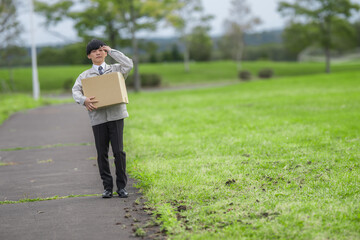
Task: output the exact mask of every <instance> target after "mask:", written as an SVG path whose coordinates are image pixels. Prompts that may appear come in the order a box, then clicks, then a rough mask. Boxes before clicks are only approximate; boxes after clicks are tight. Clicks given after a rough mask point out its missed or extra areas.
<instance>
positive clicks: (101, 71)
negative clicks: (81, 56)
mask: <svg viewBox="0 0 360 240" xmlns="http://www.w3.org/2000/svg"><path fill="white" fill-rule="evenodd" d="M98 70H99V73H100V75H103V74H104V69H103V67H102V66H100V67H99V68H98Z"/></svg>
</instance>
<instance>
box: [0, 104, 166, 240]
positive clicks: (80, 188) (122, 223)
mask: <svg viewBox="0 0 360 240" xmlns="http://www.w3.org/2000/svg"><path fill="white" fill-rule="evenodd" d="M93 141H94V140H93V135H92V130H91V126H90V124H89V119H88V115H87V112H86V110H85V109H84V108H82V107H80V106H78V105H76V104H65V105H58V106H49V107H42V108H38V109H33V110H29V111H26V112H22V113H17V114H14V115H13V116H11V117H10V118H9V119H8V120H7V121H5V122H4V123H3V124H2V125H1V126H0V201H2V202H4V201H6V200H11V201H18V200H22V199H36V198H40V199H43V198H48V197H54V196H59V197H66V196H70V198H64V199H56V200H47V201H34V202H31V201H26V202H22V203H13V204H2V205H0V239H2V240H7V239H11V240H18V239H20V240H21V239H103V238H104V239H135V238H136V237H135V236H134V230H135V229H136V228H137V227H139V226H140V227H143V230H145V231H146V232H147V234H146V237H145V239H152V238H163V237H162V236H161V234H159V231H158V228H157V227H149V228H144V225H145V224H146V223H147V222H149V221H150V220H151V217H150V216H149V215H148V214H147V213H146V212H145V211H143V205H142V202H143V201H144V199H143V197H142V196H141V194H140V193H138V189H136V188H134V187H133V184H134V181H133V180H132V179H130V181H129V184H128V187H127V190H128V191H129V194H130V196H129V198H127V199H120V198H118V197H114V198H112V199H102V198H101V196H100V195H95V194H100V193H102V191H103V188H102V183H101V180H100V176H99V173H98V168H97V163H96V150H95V146H94V145H93ZM110 156H112V153H111V152H110ZM111 161H112V160H111ZM112 172H113V173H114V172H115V171H114V167H112ZM113 175H114V174H113ZM72 195H92V196H84V197H81V196H75V197H73V196H72ZM139 202H140V204H139Z"/></svg>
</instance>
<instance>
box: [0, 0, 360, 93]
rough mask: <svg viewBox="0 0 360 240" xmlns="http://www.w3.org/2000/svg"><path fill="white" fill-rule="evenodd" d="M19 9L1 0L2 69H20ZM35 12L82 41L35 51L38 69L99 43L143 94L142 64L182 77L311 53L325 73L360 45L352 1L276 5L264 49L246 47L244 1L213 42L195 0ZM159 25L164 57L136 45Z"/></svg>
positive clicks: (83, 0) (113, 0) (93, 2)
mask: <svg viewBox="0 0 360 240" xmlns="http://www.w3.org/2000/svg"><path fill="white" fill-rule="evenodd" d="M19 5H20V1H19V0H0V14H1V15H0V23H1V24H0V26H1V27H0V33H1V37H0V38H1V39H0V40H1V41H0V42H1V45H0V53H1V65H2V66H4V65H7V66H9V67H11V66H12V65H13V64H15V63H21V62H22V61H21V60H20V59H24V56H26V55H27V51H26V50H25V49H24V48H21V47H18V45H17V44H18V41H17V36H18V34H19V32H20V31H21V27H22V26H21V25H20V24H19V23H18V21H17V17H16V16H17V6H19ZM35 9H36V13H37V14H39V15H41V16H44V18H45V22H44V24H45V26H46V28H47V30H48V31H49V33H52V34H56V35H57V36H60V37H62V38H64V39H66V33H60V32H56V30H54V29H56V26H57V25H58V24H59V23H61V22H63V21H65V20H68V19H70V20H71V21H72V22H73V27H74V29H75V30H76V32H77V34H78V36H79V37H80V38H81V39H82V40H81V41H80V42H79V43H73V44H67V45H66V46H63V47H62V48H54V47H46V48H43V49H41V51H40V53H39V56H38V59H39V60H38V61H39V63H40V64H59V63H61V64H82V63H88V62H87V60H86V56H84V53H83V49H84V48H85V44H86V43H87V42H88V41H89V40H91V39H92V38H99V39H102V40H104V41H105V42H107V43H108V44H109V45H110V46H112V47H114V48H121V49H125V51H128V52H129V54H130V55H131V56H132V59H133V61H134V75H135V77H134V79H135V81H134V82H135V85H136V86H135V88H136V89H140V87H141V86H140V81H139V80H138V78H139V63H140V62H158V61H183V62H184V71H190V65H189V61H191V60H194V61H210V60H218V59H232V60H235V61H236V62H237V66H238V71H240V70H241V61H242V60H257V59H269V60H296V58H297V56H298V55H299V54H300V53H301V52H302V51H304V50H305V49H307V48H309V47H316V48H319V49H322V50H323V52H324V55H325V56H326V72H330V59H331V51H334V50H336V51H346V50H348V49H351V48H355V47H359V45H360V44H359V43H360V20H359V19H358V20H357V21H355V22H351V21H350V19H351V18H352V17H353V16H354V14H355V13H356V12H358V10H359V9H360V6H359V5H358V4H356V3H353V2H352V1H351V0H295V1H280V2H279V5H278V11H279V12H280V13H281V14H282V15H283V16H284V18H285V20H286V21H287V24H286V27H285V29H284V31H283V34H282V43H273V44H267V45H262V46H250V45H249V44H248V43H246V36H247V35H246V33H249V32H251V31H252V30H253V29H254V27H255V26H257V25H259V24H261V21H262V20H261V19H260V18H258V17H256V16H254V15H253V14H252V12H251V8H250V7H249V5H248V2H247V0H231V8H230V9H229V15H228V18H227V19H226V20H225V21H224V32H223V35H222V36H221V37H218V38H216V39H215V38H212V37H211V36H210V35H209V33H210V30H211V21H212V19H213V16H211V15H209V14H207V13H206V12H205V11H204V8H203V5H202V1H201V0H61V1H60V0H57V1H51V3H48V1H43V0H36V1H35ZM161 24H166V25H167V26H171V27H173V28H174V29H175V32H176V37H177V41H176V43H174V44H173V45H171V47H170V48H168V49H166V50H162V51H160V50H159V47H161V46H159V45H158V44H156V43H154V42H151V41H148V40H146V39H140V38H139V37H138V35H139V33H140V32H141V31H144V30H146V31H154V30H156V29H157V28H158V27H159V26H163V25H161ZM80 56H82V57H80Z"/></svg>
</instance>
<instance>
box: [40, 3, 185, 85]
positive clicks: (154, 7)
mask: <svg viewBox="0 0 360 240" xmlns="http://www.w3.org/2000/svg"><path fill="white" fill-rule="evenodd" d="M76 5H77V6H79V5H81V9H82V10H78V9H79V8H76V7H74V6H76ZM36 6H37V7H36V9H37V11H38V12H39V13H41V14H43V15H44V16H45V17H46V22H47V25H48V26H49V25H52V24H55V25H56V24H57V23H59V22H60V21H62V20H63V19H64V18H70V19H72V20H73V21H74V23H75V24H74V27H75V29H76V30H77V32H78V35H79V36H80V37H82V38H83V39H84V40H89V38H92V37H97V38H100V39H103V40H104V38H103V36H107V39H108V40H109V42H110V44H112V47H116V46H118V43H119V42H120V40H121V39H124V38H125V39H131V46H132V49H133V57H132V58H133V62H134V87H135V91H139V90H140V88H141V85H140V78H139V71H138V63H139V50H138V39H137V36H136V35H137V33H138V32H139V31H142V30H155V29H156V27H157V25H158V23H159V21H160V20H161V19H168V18H169V17H170V13H171V12H172V11H173V9H175V8H176V7H177V6H178V5H177V1H176V0H66V1H57V2H55V3H53V4H48V3H44V2H40V1H37V5H36ZM120 34H122V35H123V36H125V37H123V36H120Z"/></svg>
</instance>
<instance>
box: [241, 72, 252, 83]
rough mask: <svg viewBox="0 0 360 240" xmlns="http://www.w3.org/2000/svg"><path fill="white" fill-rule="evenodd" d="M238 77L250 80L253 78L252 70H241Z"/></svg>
mask: <svg viewBox="0 0 360 240" xmlns="http://www.w3.org/2000/svg"><path fill="white" fill-rule="evenodd" d="M238 77H239V78H240V79H241V80H244V81H247V80H250V79H251V72H250V71H247V70H243V71H240V72H239V73H238Z"/></svg>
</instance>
